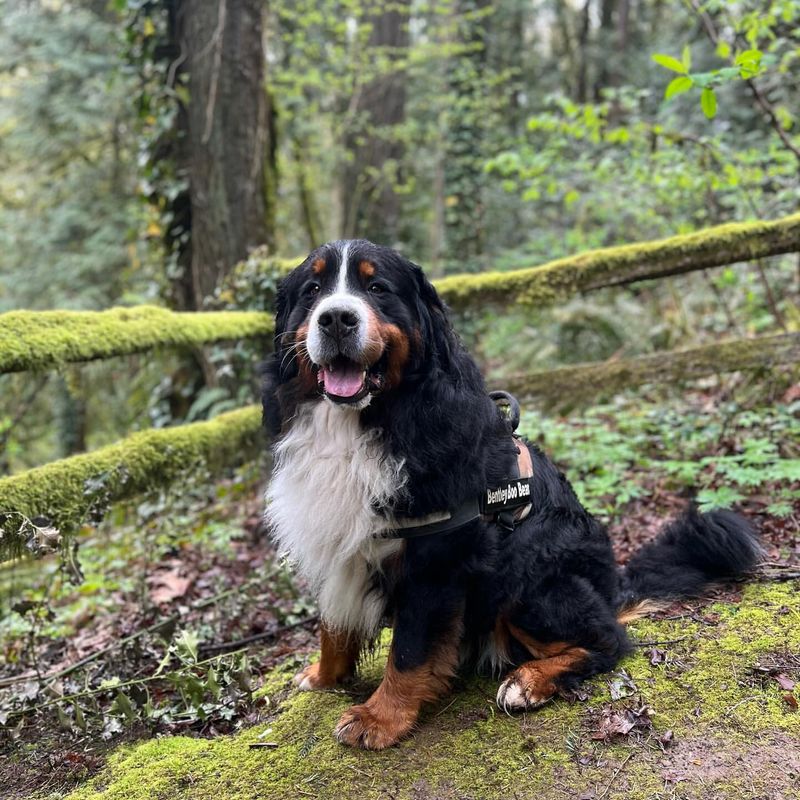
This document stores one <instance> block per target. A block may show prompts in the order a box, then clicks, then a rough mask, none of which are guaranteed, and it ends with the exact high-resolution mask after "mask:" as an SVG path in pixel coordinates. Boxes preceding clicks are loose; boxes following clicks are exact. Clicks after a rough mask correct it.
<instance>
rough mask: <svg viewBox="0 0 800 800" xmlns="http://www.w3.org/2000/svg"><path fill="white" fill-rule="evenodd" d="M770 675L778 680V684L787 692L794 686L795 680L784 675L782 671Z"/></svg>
mask: <svg viewBox="0 0 800 800" xmlns="http://www.w3.org/2000/svg"><path fill="white" fill-rule="evenodd" d="M772 677H773V679H774V680H776V681H777V682H778V686H780V687H781V689H783V690H785V691H787V692H791V691H792V689H794V687H795V682H794V681H793V680H792V679H791V678H790V677H789V676H788V675H784V674H783V673H782V672H779V673H778V674H777V675H773V676H772Z"/></svg>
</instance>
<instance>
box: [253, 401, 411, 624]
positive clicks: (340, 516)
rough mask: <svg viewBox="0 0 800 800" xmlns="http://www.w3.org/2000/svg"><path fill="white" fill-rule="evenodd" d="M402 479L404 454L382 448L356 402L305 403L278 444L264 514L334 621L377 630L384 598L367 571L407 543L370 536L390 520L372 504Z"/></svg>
mask: <svg viewBox="0 0 800 800" xmlns="http://www.w3.org/2000/svg"><path fill="white" fill-rule="evenodd" d="M405 481H406V476H405V472H404V470H403V462H402V461H398V460H397V459H394V458H392V457H391V456H387V455H386V454H385V453H384V450H383V446H382V443H381V439H380V433H379V432H378V431H377V430H375V429H372V430H366V431H365V430H364V429H363V428H362V427H361V424H360V422H359V414H358V411H357V410H355V409H352V408H348V407H343V406H334V405H332V404H330V403H321V402H313V403H306V404H305V405H303V406H301V407H300V409H299V410H298V413H297V416H296V417H295V418H294V420H293V421H292V425H291V429H290V430H289V432H288V433H287V434H286V435H285V436H284V437H283V438H282V439H281V440H280V441H279V442H278V444H277V445H276V447H275V467H274V470H273V474H272V480H271V482H270V486H269V488H268V489H267V510H266V518H267V521H268V523H269V524H270V526H271V528H272V534H273V537H274V538H275V540H276V542H277V544H278V547H279V549H280V551H281V553H282V554H284V555H285V556H287V557H288V558H290V559H291V560H292V561H293V562H294V563H295V565H296V569H297V570H298V572H299V573H300V574H301V575H302V576H303V577H304V578H306V580H307V581H308V582H309V584H310V585H311V588H312V590H313V591H314V593H315V594H316V596H317V599H318V601H319V607H320V613H321V615H322V618H323V620H325V622H326V623H327V624H328V625H330V626H331V627H334V628H337V629H341V630H350V631H358V632H360V633H362V634H364V635H365V636H367V637H372V636H374V635H375V634H376V633H377V632H378V629H379V627H380V623H381V619H382V617H383V614H384V611H385V607H386V598H385V597H384V596H383V595H382V593H381V592H380V591H378V590H376V589H373V588H372V586H371V583H370V576H371V575H373V574H374V573H375V572H376V570H379V569H380V565H381V562H382V561H383V560H384V559H385V558H387V557H388V556H390V555H392V554H394V553H396V552H397V551H398V550H399V549H400V548H401V546H402V543H401V542H400V541H398V540H377V539H374V538H373V534H374V533H375V532H377V531H379V530H382V529H384V528H385V527H386V524H387V523H386V519H385V518H384V517H382V516H380V515H379V514H378V513H376V511H375V509H376V507H385V506H386V504H387V503H388V502H389V501H390V500H392V499H393V498H395V497H397V496H398V494H399V493H400V492H402V490H403V487H404V484H405Z"/></svg>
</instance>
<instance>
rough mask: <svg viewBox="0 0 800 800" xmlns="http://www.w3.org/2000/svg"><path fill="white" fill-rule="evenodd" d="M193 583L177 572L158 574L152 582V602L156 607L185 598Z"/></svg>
mask: <svg viewBox="0 0 800 800" xmlns="http://www.w3.org/2000/svg"><path fill="white" fill-rule="evenodd" d="M191 583H192V579H191V578H184V577H183V576H182V575H180V574H179V573H178V572H177V571H172V572H158V573H156V574H155V575H153V577H152V579H151V580H150V600H151V601H152V602H153V604H154V605H160V604H161V603H170V602H172V601H173V600H176V599H177V598H178V597H183V596H184V595H185V594H186V592H187V590H188V589H189V586H190V585H191Z"/></svg>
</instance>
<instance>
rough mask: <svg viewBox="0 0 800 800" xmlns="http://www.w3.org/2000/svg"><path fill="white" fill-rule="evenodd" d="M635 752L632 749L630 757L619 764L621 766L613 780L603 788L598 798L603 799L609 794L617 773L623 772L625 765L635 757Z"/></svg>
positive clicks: (612, 777) (598, 799)
mask: <svg viewBox="0 0 800 800" xmlns="http://www.w3.org/2000/svg"><path fill="white" fill-rule="evenodd" d="M635 754H636V751H635V750H631V752H630V753H628V757H627V758H626V759H625V760H624V761H623V762H622V763H621V764H620V765H619V767H617V771H616V772H615V773H614V774H613V775H612V776H611V780H610V781H609V782H608V785H607V786H606V788H605V789H603V791H602V793H601V794H599V795H597V800H603V798H604V797H605V796H606V795H607V794H608V790H609V789H610V788H611V785H612V784H613V783H614V781H615V780H616V779H617V775H619V774H620V772H622V770H623V769H625V765H626V764H627V763H628V762H629V761H630V760H631V759H632V758H633V757H634V755H635Z"/></svg>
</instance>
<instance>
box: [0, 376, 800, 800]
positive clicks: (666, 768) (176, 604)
mask: <svg viewBox="0 0 800 800" xmlns="http://www.w3.org/2000/svg"><path fill="white" fill-rule="evenodd" d="M797 394H800V393H798V392H797V391H796V389H794V390H790V391H789V392H788V393H786V394H785V395H783V396H782V397H780V398H777V401H776V402H775V403H773V404H771V405H770V406H769V407H763V408H757V407H749V408H748V407H741V406H738V405H734V404H732V403H727V404H726V402H725V401H724V398H723V399H721V398H720V397H719V396H715V395H713V394H711V393H708V394H702V393H698V394H696V395H694V396H692V397H690V398H686V399H684V400H681V401H680V402H678V401H675V402H672V403H664V402H663V401H659V402H658V403H644V402H641V401H635V402H633V403H622V402H618V403H616V404H614V405H610V406H602V407H599V408H596V409H594V410H592V411H591V412H589V413H587V414H584V415H582V416H580V417H578V416H575V417H574V418H569V419H557V420H556V419H548V418H546V417H543V416H541V415H539V414H532V413H529V414H527V415H526V416H525V418H524V420H523V427H524V429H525V431H526V433H527V434H528V435H529V436H530V437H531V438H533V439H536V440H538V441H539V442H540V443H541V444H542V446H543V447H544V448H545V449H546V450H547V451H548V452H550V453H552V454H553V455H554V456H555V458H556V460H557V461H558V463H559V465H560V466H562V468H564V469H565V471H566V472H567V474H568V476H569V477H570V478H571V479H572V480H573V483H574V484H575V486H576V489H577V490H578V492H579V494H580V495H581V497H582V498H583V499H584V501H585V502H586V503H587V505H588V506H589V507H590V508H591V509H592V511H593V512H594V513H596V514H597V515H598V516H600V517H601V518H603V519H604V520H605V521H606V522H607V523H608V524H609V528H610V531H611V535H612V539H613V542H614V546H615V551H616V553H617V555H618V560H619V562H620V563H624V561H625V560H626V559H627V558H628V556H629V555H630V553H631V552H633V551H634V550H635V549H636V548H637V547H639V546H640V545H641V544H642V543H643V542H645V541H648V540H649V539H650V538H652V537H653V536H654V535H655V533H656V532H657V530H658V529H659V528H660V527H661V525H662V524H663V522H664V520H665V519H667V518H669V517H671V516H674V515H675V514H676V513H677V512H679V511H680V510H681V509H682V508H683V507H685V505H686V503H687V501H688V499H689V498H690V497H694V498H695V499H696V500H698V501H699V502H700V503H701V505H703V506H704V507H713V506H714V505H723V504H731V503H732V504H733V505H734V506H735V507H736V508H738V509H739V510H740V511H741V512H742V513H744V514H746V515H747V516H748V517H749V518H750V519H751V520H752V521H753V523H754V524H755V525H756V526H757V527H758V528H759V529H760V531H761V535H762V539H763V541H764V544H765V546H766V548H767V558H768V565H767V566H766V567H765V568H764V569H763V570H762V572H761V573H760V575H758V576H756V578H755V579H754V580H753V581H750V582H748V583H746V584H738V585H729V586H724V587H719V588H717V589H715V590H714V591H712V592H710V593H709V596H708V597H707V598H706V599H704V600H703V601H691V602H683V603H676V604H674V605H673V606H672V607H671V608H669V609H667V610H666V611H664V612H662V613H659V614H657V615H654V616H653V617H652V618H649V619H646V620H642V621H640V622H638V623H636V624H635V625H634V626H632V628H631V632H632V637H633V639H634V641H635V642H636V648H635V652H634V654H633V655H632V656H630V657H628V658H626V659H625V660H624V661H623V662H622V664H621V665H620V668H619V669H618V670H617V671H616V672H614V673H612V674H609V675H604V676H600V677H598V678H597V679H595V680H593V681H591V682H589V683H588V684H587V685H586V687H585V690H584V691H582V692H581V693H580V694H579V695H577V696H572V697H569V698H560V699H558V700H556V701H555V702H553V703H551V704H549V705H548V706H546V707H545V708H543V709H541V710H540V711H538V712H536V713H531V714H525V715H520V716H515V717H509V716H506V715H505V714H501V713H500V712H498V711H497V709H496V707H495V705H494V694H495V691H496V683H497V681H496V680H491V679H488V678H467V677H465V678H463V679H461V680H460V681H459V684H458V685H457V686H456V687H455V691H454V692H453V694H452V695H451V697H450V698H448V699H446V700H444V701H443V702H442V703H440V704H438V705H437V706H435V707H432V708H430V709H429V710H428V711H427V712H426V714H425V715H424V717H423V719H422V721H421V725H420V728H419V731H418V732H417V733H416V735H415V736H414V737H412V738H411V739H409V740H408V741H406V742H404V743H402V744H401V745H400V746H399V747H396V748H393V749H391V750H389V751H386V752H384V753H378V754H375V753H360V752H359V753H357V752H353V751H350V750H346V749H344V748H342V747H340V746H339V745H337V744H336V743H335V741H334V740H333V737H332V736H331V731H332V729H333V726H334V724H335V722H336V719H337V718H338V715H339V714H340V713H341V712H342V711H343V710H344V709H345V708H346V707H347V705H348V704H350V703H352V702H354V701H355V702H357V701H359V700H361V699H363V698H364V697H366V696H367V694H368V693H369V691H370V689H371V688H372V687H374V685H375V684H376V683H377V681H378V680H379V679H380V674H381V671H382V658H383V655H384V653H383V652H379V653H377V654H376V656H375V657H374V658H371V659H370V660H369V661H368V663H366V664H365V665H364V669H363V670H362V674H361V675H360V677H359V679H358V680H357V681H356V682H355V683H354V684H353V685H352V686H349V687H347V689H346V690H345V691H337V692H328V693H324V694H305V693H304V694H297V693H296V692H294V691H293V690H292V688H291V684H290V678H291V676H292V674H294V672H295V671H296V670H297V669H298V668H299V667H300V666H301V665H302V664H303V663H304V662H306V661H307V660H308V659H309V658H313V654H314V651H315V647H316V634H317V631H316V625H317V620H316V616H315V611H314V608H313V604H312V603H311V601H310V600H309V598H308V597H307V596H306V595H305V593H304V592H303V587H302V586H301V585H298V584H296V583H295V582H294V581H293V580H292V578H291V576H290V575H289V574H288V572H287V571H286V570H285V568H284V567H283V565H281V564H280V563H278V562H277V561H276V559H275V556H274V552H273V551H272V548H271V546H270V544H269V542H268V541H267V539H266V537H265V535H264V532H263V530H262V529H261V526H260V524H259V520H260V514H261V499H260V497H261V490H262V489H263V485H262V483H263V482H262V480H261V477H260V476H261V474H263V467H262V468H260V469H259V468H250V469H249V470H245V471H243V472H242V473H240V474H238V475H237V476H236V477H235V478H233V479H231V480H228V481H224V482H217V483H216V484H215V485H213V486H212V487H211V488H210V489H209V487H208V485H207V484H204V483H203V482H202V481H198V482H197V483H196V484H195V483H193V484H191V486H190V487H187V486H184V487H181V490H180V492H179V493H176V492H172V493H170V494H169V495H165V496H161V497H154V498H149V499H147V500H146V501H144V502H142V503H140V504H139V505H138V506H136V507H129V508H126V509H120V510H118V511H116V512H114V514H112V516H111V518H109V519H107V520H106V521H105V522H104V523H103V524H102V525H100V526H87V528H86V530H85V531H84V532H83V533H82V535H81V537H80V541H81V547H80V549H79V551H78V556H77V558H75V559H66V560H63V561H59V560H56V559H55V558H54V557H51V558H47V559H44V560H41V561H37V562H22V563H20V564H18V565H16V566H15V567H14V568H6V569H5V570H3V571H2V572H0V597H1V598H2V602H3V603H4V604H5V605H6V606H7V608H6V609H4V614H3V616H2V618H1V619H0V654H2V656H3V658H2V661H1V662H0V786H2V787H3V790H4V796H7V797H9V798H33V797H36V798H44V797H53V798H55V797H64V796H65V795H69V796H70V797H73V796H74V797H75V798H79V797H81V798H88V797H108V798H130V799H131V800H133V798H152V797H159V798H164V799H165V800H172V798H184V797H186V798H196V797H206V796H210V795H211V794H212V793H214V794H217V795H218V796H220V797H225V798H240V797H241V798H245V797H247V798H250V797H253V798H255V797H259V798H271V797H276V798H278V797H281V798H283V797H304V796H307V797H337V798H347V797H349V796H351V794H352V795H353V796H358V797H359V798H369V797H398V798H400V797H404V798H405V797H407V798H414V799H415V800H427V798H493V797H503V798H506V797H518V798H528V797H546V798H551V797H552V798H561V797H564V798H582V799H583V800H590V799H591V800H603V798H607V797H615V796H624V797H632V798H636V797H647V798H662V797H663V798H698V800H711V799H712V798H717V797H725V798H728V797H730V798H734V797H735V798H737V800H738V798H740V797H748V798H764V800H766V799H767V798H769V800H773V799H774V798H800V789H798V786H800V744H798V743H799V742H800V712H799V711H798V709H797V702H798V698H800V686H798V684H800V593H798V591H797V588H798V587H799V584H798V581H797V578H798V577H800V524H799V523H800V491H798V489H799V487H800V480H799V479H800V461H798V457H800V423H799V422H798V411H800V403H798V399H797ZM78 571H80V576H78ZM79 577H80V579H79Z"/></svg>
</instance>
